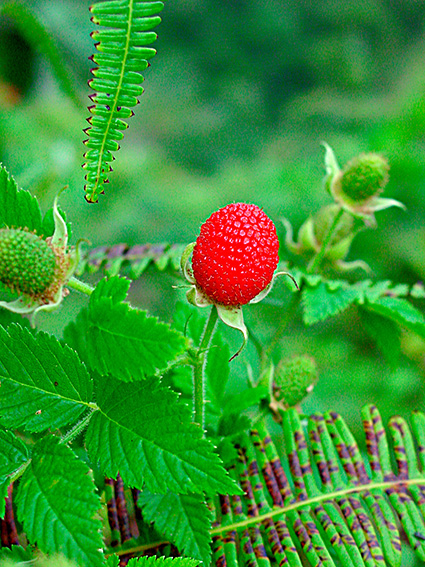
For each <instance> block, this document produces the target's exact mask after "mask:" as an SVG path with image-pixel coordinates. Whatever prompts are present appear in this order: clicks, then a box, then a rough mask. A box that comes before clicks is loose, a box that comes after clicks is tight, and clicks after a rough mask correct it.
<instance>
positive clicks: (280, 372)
mask: <svg viewBox="0 0 425 567" xmlns="http://www.w3.org/2000/svg"><path fill="white" fill-rule="evenodd" d="M316 381H317V366H316V362H315V360H314V359H313V358H311V357H310V356H308V355H301V356H296V357H294V358H292V359H290V360H283V361H281V362H280V363H279V365H278V366H277V368H276V370H275V374H274V381H273V397H274V399H275V401H276V402H282V403H283V404H284V405H285V406H287V407H293V406H295V405H297V404H299V403H300V402H301V401H302V400H303V399H304V398H305V397H306V396H307V395H308V394H309V393H310V392H311V390H312V389H313V387H314V384H315V383H316Z"/></svg>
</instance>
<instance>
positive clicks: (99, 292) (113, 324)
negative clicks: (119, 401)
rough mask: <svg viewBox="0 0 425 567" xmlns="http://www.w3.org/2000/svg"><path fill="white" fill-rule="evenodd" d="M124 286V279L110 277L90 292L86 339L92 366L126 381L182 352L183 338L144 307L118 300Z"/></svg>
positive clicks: (139, 377) (142, 375) (163, 365)
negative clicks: (132, 306) (141, 309)
mask: <svg viewBox="0 0 425 567" xmlns="http://www.w3.org/2000/svg"><path fill="white" fill-rule="evenodd" d="M123 282H124V283H123ZM124 286H128V282H127V281H126V280H123V279H122V278H118V277H114V278H111V280H104V282H103V283H102V282H101V284H99V285H98V287H97V288H96V289H95V291H94V292H93V294H92V295H91V297H90V304H89V326H88V329H87V343H88V357H89V360H90V365H91V366H92V367H93V368H94V369H95V370H97V371H98V372H100V373H101V374H105V375H106V374H111V375H113V376H115V377H116V378H119V379H120V380H123V381H127V382H128V381H134V380H142V379H144V378H145V377H146V376H149V375H152V374H154V373H155V372H157V371H158V370H162V369H164V368H166V367H167V365H168V364H169V363H170V362H171V361H172V360H173V359H175V358H176V357H177V356H178V355H179V354H181V353H182V352H183V350H184V348H185V346H186V340H185V338H184V337H183V335H182V334H181V333H179V332H177V331H175V330H174V329H171V328H170V327H169V325H167V324H165V323H161V322H159V321H158V319H157V318H156V317H150V316H148V314H147V312H146V311H140V310H139V309H132V308H131V307H130V305H129V304H128V303H124V302H122V299H123V295H124Z"/></svg>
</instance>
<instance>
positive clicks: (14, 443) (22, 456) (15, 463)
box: [0, 428, 28, 518]
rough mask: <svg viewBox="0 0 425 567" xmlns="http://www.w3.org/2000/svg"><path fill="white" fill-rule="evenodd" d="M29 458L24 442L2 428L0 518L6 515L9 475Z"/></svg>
mask: <svg viewBox="0 0 425 567" xmlns="http://www.w3.org/2000/svg"><path fill="white" fill-rule="evenodd" d="M27 459H28V450H27V448H26V446H25V445H24V443H23V442H22V441H21V440H20V439H19V438H18V437H16V435H15V434H14V433H12V432H11V431H5V430H4V429H1V428H0V518H3V517H4V512H5V501H4V499H5V498H6V496H7V489H8V486H9V484H10V480H9V479H8V476H9V475H11V474H12V473H14V472H15V471H17V470H18V469H19V467H20V466H21V465H23V464H24V463H25V462H26V461H27Z"/></svg>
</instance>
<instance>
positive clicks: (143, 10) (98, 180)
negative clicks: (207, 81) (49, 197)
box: [83, 0, 163, 203]
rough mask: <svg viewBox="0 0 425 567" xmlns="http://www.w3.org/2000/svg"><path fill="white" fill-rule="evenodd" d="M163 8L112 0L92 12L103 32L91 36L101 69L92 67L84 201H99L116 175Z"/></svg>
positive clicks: (148, 4)
mask: <svg viewBox="0 0 425 567" xmlns="http://www.w3.org/2000/svg"><path fill="white" fill-rule="evenodd" d="M162 8H163V4H162V3H161V2H143V1H140V0H112V1H111V0H109V1H105V2H97V3H96V4H94V5H93V6H92V7H91V8H90V11H91V13H92V21H93V22H94V23H95V24H98V25H99V26H101V27H102V28H103V29H100V30H96V31H95V32H93V33H92V37H93V39H94V40H95V42H96V44H95V45H96V49H97V53H96V54H95V55H94V56H93V57H92V60H93V62H94V63H95V64H96V65H97V68H95V69H92V74H93V76H94V78H93V79H91V80H90V81H89V85H90V87H91V88H92V89H93V90H94V91H95V94H93V95H91V97H90V98H91V99H92V101H93V102H94V105H93V106H91V107H90V108H89V110H90V112H91V114H92V116H91V117H90V118H89V119H88V121H89V123H90V127H89V128H88V129H87V134H88V140H86V141H85V144H86V146H87V147H88V150H87V152H86V153H85V154H84V157H85V158H86V162H85V164H84V166H83V167H84V169H85V170H86V182H87V183H86V186H85V190H86V199H87V201H88V202H91V203H95V202H97V200H98V196H99V194H100V193H102V192H103V185H104V183H106V182H107V180H108V175H109V172H110V171H112V168H111V165H110V163H111V161H112V160H113V159H114V157H113V152H114V151H116V150H118V149H119V144H118V140H121V139H122V138H123V137H124V134H123V130H125V129H126V128H127V127H128V124H127V123H126V122H125V119H128V118H130V117H131V116H132V115H133V111H132V110H130V108H131V107H133V106H135V105H136V104H137V103H138V97H139V96H140V95H141V94H142V93H143V88H142V86H141V84H142V82H143V76H142V74H141V73H142V72H143V71H144V70H145V69H146V68H147V67H148V59H151V58H152V57H153V56H154V55H155V50H154V49H152V48H150V47H146V46H148V45H150V44H152V43H153V42H154V41H155V39H156V34H155V33H154V32H152V31H150V30H152V29H153V28H154V27H155V26H157V25H158V24H159V23H160V21H161V19H160V18H159V17H158V16H156V15H155V14H157V13H158V12H160V11H161V10H162Z"/></svg>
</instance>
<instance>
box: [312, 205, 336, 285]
mask: <svg viewBox="0 0 425 567" xmlns="http://www.w3.org/2000/svg"><path fill="white" fill-rule="evenodd" d="M343 214H344V210H343V209H342V207H341V208H340V209H339V211H338V212H337V214H336V215H335V218H334V220H333V223H332V224H331V226H330V227H329V230H328V232H327V234H326V236H325V238H324V239H323V242H322V246H321V247H320V250H319V252H318V253H317V254H316V256H314V257H313V258H312V260H311V262H310V263H309V265H308V268H307V271H308V272H309V273H310V274H314V272H316V271H317V270H318V269H319V267H320V264H321V263H322V261H323V258H324V257H325V254H326V250H327V248H328V246H329V244H330V242H331V240H332V236H333V235H334V232H335V229H336V227H337V226H338V223H339V221H340V220H341V217H342V215H343Z"/></svg>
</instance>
